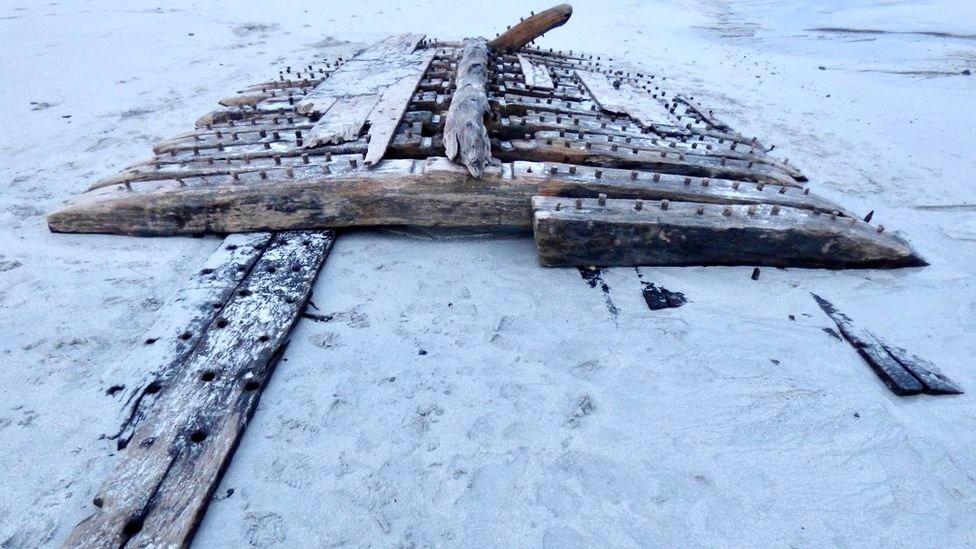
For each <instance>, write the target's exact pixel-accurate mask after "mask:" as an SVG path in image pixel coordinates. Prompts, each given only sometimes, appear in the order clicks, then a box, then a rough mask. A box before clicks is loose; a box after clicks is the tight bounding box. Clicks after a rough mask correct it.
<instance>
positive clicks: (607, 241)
mask: <svg viewBox="0 0 976 549" xmlns="http://www.w3.org/2000/svg"><path fill="white" fill-rule="evenodd" d="M532 206H533V209H534V211H535V217H534V224H533V229H534V232H535V242H536V247H537V248H538V251H539V261H540V263H542V264H543V265H546V266H586V265H600V266H616V265H627V266H630V265H656V266H665V265H668V266H670V265H675V266H676V265H769V266H775V267H781V266H782V267H823V268H832V269H838V268H857V267H910V266H920V265H925V262H924V261H923V260H922V258H921V257H919V256H918V255H917V254H916V253H915V252H914V250H912V249H911V247H910V246H909V245H908V244H907V243H905V242H904V241H902V240H901V239H899V238H898V237H896V236H893V235H888V234H882V233H879V232H877V231H876V230H874V228H873V227H871V226H869V225H867V224H866V223H863V222H860V221H858V220H856V219H853V218H844V217H837V218H834V216H832V215H827V214H818V213H817V212H811V211H807V210H800V209H796V208H786V207H779V206H769V205H759V206H755V205H752V206H743V205H733V206H721V205H715V204H699V203H694V202H670V201H648V202H643V201H641V202H637V201H634V200H613V199H610V200H608V199H604V198H598V199H597V200H593V199H577V200H573V199H566V198H556V197H535V198H533V199H532Z"/></svg>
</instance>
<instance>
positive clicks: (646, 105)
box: [576, 70, 681, 128]
mask: <svg viewBox="0 0 976 549" xmlns="http://www.w3.org/2000/svg"><path fill="white" fill-rule="evenodd" d="M576 75H577V76H578V77H579V78H580V80H581V81H582V82H583V85H584V86H585V87H586V89H587V90H588V91H589V92H590V95H592V96H593V100H594V101H596V102H597V103H598V104H599V105H600V108H602V109H603V110H605V111H607V112H613V113H618V114H626V115H628V116H630V117H631V118H633V119H634V120H636V121H638V122H639V123H640V124H641V125H643V126H644V127H645V128H653V127H654V126H656V125H664V126H680V125H681V123H680V122H679V121H678V120H677V119H676V118H674V117H673V116H671V114H670V113H669V112H668V109H667V108H666V107H665V106H664V104H662V103H661V102H660V101H658V100H656V99H653V98H652V97H651V96H650V94H648V93H646V92H645V91H644V90H642V89H640V88H638V87H636V86H634V85H633V84H631V83H630V82H628V81H626V80H616V81H614V82H611V81H610V79H609V78H607V77H606V76H605V75H603V74H600V73H596V72H589V71H583V70H578V71H576Z"/></svg>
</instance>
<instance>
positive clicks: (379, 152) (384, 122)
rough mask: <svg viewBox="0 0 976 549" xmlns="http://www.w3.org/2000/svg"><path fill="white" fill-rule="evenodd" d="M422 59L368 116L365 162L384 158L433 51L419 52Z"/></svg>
mask: <svg viewBox="0 0 976 549" xmlns="http://www.w3.org/2000/svg"><path fill="white" fill-rule="evenodd" d="M418 58H419V62H418V63H417V64H416V66H414V71H415V72H414V73H413V74H410V75H407V76H404V77H402V78H400V80H398V81H397V82H396V83H395V84H393V85H391V86H390V87H389V88H387V89H386V90H384V91H383V93H382V94H381V95H380V99H379V102H378V103H377V105H376V107H374V108H373V111H372V112H371V113H370V115H369V136H370V140H369V149H368V150H367V151H366V159H365V162H366V164H367V165H373V164H376V163H377V162H379V161H380V160H382V159H383V155H384V154H385V153H386V148H387V146H389V144H390V141H391V140H392V139H393V134H395V133H396V129H397V127H398V126H399V125H400V119H402V118H403V114H404V113H405V112H406V110H407V105H408V104H409V103H410V99H411V98H412V97H413V94H414V92H415V91H416V90H417V86H418V85H419V84H420V80H421V79H422V78H423V76H424V72H425V71H426V70H427V67H428V66H430V63H431V61H433V60H434V51H430V52H426V53H422V54H420V55H418Z"/></svg>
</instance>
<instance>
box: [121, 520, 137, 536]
mask: <svg viewBox="0 0 976 549" xmlns="http://www.w3.org/2000/svg"><path fill="white" fill-rule="evenodd" d="M140 530H142V519H141V518H139V517H136V518H132V519H129V522H126V523H125V527H123V528H122V533H123V534H125V535H126V536H127V537H130V538H131V537H132V536H134V535H136V534H138V533H139V531H140Z"/></svg>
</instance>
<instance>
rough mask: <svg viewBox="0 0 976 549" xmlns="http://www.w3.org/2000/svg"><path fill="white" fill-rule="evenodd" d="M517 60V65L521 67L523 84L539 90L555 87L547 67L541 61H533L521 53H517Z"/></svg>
mask: <svg viewBox="0 0 976 549" xmlns="http://www.w3.org/2000/svg"><path fill="white" fill-rule="evenodd" d="M518 60H519V65H521V67H522V76H524V77H525V85H526V86H527V87H530V88H537V89H540V90H552V89H555V88H556V85H555V84H554V83H553V81H552V74H550V73H549V68H548V67H546V66H545V65H543V64H542V63H533V62H532V61H531V60H530V59H529V58H528V57H526V56H524V55H522V54H521V53H520V54H519V55H518Z"/></svg>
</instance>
